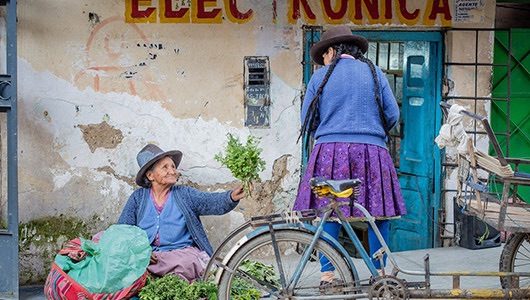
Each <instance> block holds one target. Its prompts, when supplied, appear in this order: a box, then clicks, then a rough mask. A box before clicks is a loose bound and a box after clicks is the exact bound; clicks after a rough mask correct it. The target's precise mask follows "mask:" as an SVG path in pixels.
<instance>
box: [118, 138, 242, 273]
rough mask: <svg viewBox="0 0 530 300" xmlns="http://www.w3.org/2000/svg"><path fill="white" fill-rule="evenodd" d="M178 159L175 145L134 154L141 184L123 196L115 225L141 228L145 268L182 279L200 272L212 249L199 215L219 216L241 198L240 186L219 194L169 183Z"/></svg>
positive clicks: (173, 180) (174, 178)
mask: <svg viewBox="0 0 530 300" xmlns="http://www.w3.org/2000/svg"><path fill="white" fill-rule="evenodd" d="M181 159H182V152H180V151H178V150H172V151H166V152H165V151H163V150H162V149H160V148H159V147H157V146H156V145H153V144H148V145H147V146H145V147H144V148H143V149H142V150H141V151H140V152H139V153H138V155H137V161H138V165H139V166H140V171H138V174H137V175H136V183H137V184H138V185H139V186H140V187H141V188H139V189H137V190H135V191H134V192H133V193H132V195H131V196H130V197H129V200H128V201H127V203H126V204H125V207H124V209H123V211H122V213H121V216H120V218H119V220H118V224H130V225H136V226H138V227H140V228H142V229H143V230H145V231H146V233H147V236H148V238H149V242H150V244H151V247H152V249H153V254H152V256H151V262H150V264H149V266H148V268H147V269H148V270H149V272H151V273H152V274H153V275H155V276H164V275H166V274H169V273H173V274H176V275H178V276H180V277H181V278H183V279H185V280H187V281H188V282H191V281H194V280H196V279H197V278H199V277H200V276H201V275H202V274H204V271H205V270H204V268H205V267H206V265H207V263H208V260H209V259H210V256H211V255H212V253H213V249H212V246H211V245H210V242H209V241H208V237H207V236H206V232H205V230H204V227H203V226H202V223H201V220H200V218H199V217H200V216H204V215H222V214H225V213H228V212H229V211H231V210H232V209H234V208H235V207H236V206H237V204H238V203H239V202H238V201H239V200H241V199H242V198H243V197H244V192H243V187H242V186H239V187H237V188H236V189H234V190H232V191H227V192H219V193H206V192H201V191H199V190H197V189H194V188H192V187H188V186H183V185H175V184H176V182H177V180H178V178H179V176H180V173H179V172H178V171H177V167H178V165H179V163H180V161H181Z"/></svg>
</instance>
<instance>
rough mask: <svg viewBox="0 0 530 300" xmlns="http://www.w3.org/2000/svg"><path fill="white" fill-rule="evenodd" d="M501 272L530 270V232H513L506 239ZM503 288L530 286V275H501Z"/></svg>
mask: <svg viewBox="0 0 530 300" xmlns="http://www.w3.org/2000/svg"><path fill="white" fill-rule="evenodd" d="M499 271H500V272H530V234H529V233H512V234H510V236H509V237H508V240H506V244H505V245H504V248H503V249H502V253H501V258H500V262H499ZM501 286H502V287H503V288H505V289H506V288H519V287H521V288H523V287H530V278H528V277H519V278H513V277H501Z"/></svg>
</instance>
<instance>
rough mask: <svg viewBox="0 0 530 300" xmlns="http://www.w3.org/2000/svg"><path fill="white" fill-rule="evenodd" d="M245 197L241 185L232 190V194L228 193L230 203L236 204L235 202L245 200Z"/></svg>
mask: <svg viewBox="0 0 530 300" xmlns="http://www.w3.org/2000/svg"><path fill="white" fill-rule="evenodd" d="M251 185H252V184H251ZM245 195H246V194H245V190H244V188H243V185H240V186H238V187H237V188H235V189H233V190H232V192H231V193H230V198H231V199H232V201H235V202H237V201H239V200H241V199H243V198H245Z"/></svg>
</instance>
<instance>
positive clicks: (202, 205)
mask: <svg viewBox="0 0 530 300" xmlns="http://www.w3.org/2000/svg"><path fill="white" fill-rule="evenodd" d="M230 193H231V191H227V192H221V193H207V192H201V191H199V190H197V189H194V188H191V187H188V186H181V185H174V186H173V187H171V195H172V197H171V199H170V200H171V201H174V204H175V205H176V206H177V207H178V208H179V209H180V211H181V212H182V214H183V215H184V218H185V219H186V225H187V227H188V230H189V232H190V234H191V237H192V238H193V241H194V242H195V244H196V245H197V247H199V249H201V250H203V251H205V252H206V253H208V255H210V256H211V255H212V254H213V248H212V246H211V245H210V242H209V241H208V236H207V235H206V232H205V230H204V227H203V225H202V222H201V219H200V216H206V215H223V214H226V213H228V212H230V211H231V210H233V209H234V208H235V207H236V206H237V205H238V203H239V202H237V201H232V199H231V198H230ZM149 201H151V199H150V189H149V188H140V189H137V190H136V191H134V192H133V193H132V195H131V196H130V197H129V200H128V201H127V203H126V204H125V207H124V208H123V211H122V213H121V216H120V218H119V220H118V224H129V225H135V226H139V224H140V220H142V218H143V216H144V213H145V208H146V204H147V203H149Z"/></svg>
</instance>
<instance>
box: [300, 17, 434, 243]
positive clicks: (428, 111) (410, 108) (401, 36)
mask: <svg viewBox="0 0 530 300" xmlns="http://www.w3.org/2000/svg"><path fill="white" fill-rule="evenodd" d="M304 31H305V32H304V37H305V43H304V63H303V64H304V82H305V84H307V83H308V82H309V78H310V77H311V74H313V72H314V71H315V70H316V68H318V66H316V65H315V64H314V63H312V62H311V58H310V56H309V49H310V48H311V46H312V45H313V44H314V43H316V42H317V41H319V40H320V35H321V34H322V32H323V28H321V27H313V26H311V27H305V28H304ZM353 33H354V34H356V35H361V36H364V37H366V38H367V39H368V41H369V48H368V51H367V53H366V56H367V57H368V58H369V59H370V60H372V61H373V62H374V63H375V64H376V65H378V66H379V67H380V68H381V69H382V70H383V72H384V73H385V74H386V76H387V79H388V81H389V83H390V85H391V86H392V89H393V92H394V95H395V97H396V100H397V101H398V104H399V106H400V109H401V119H400V122H399V124H398V126H396V128H394V129H393V130H392V132H391V135H392V139H391V140H392V142H391V143H389V145H388V149H389V151H390V154H391V155H392V158H393V160H394V164H395V166H396V169H397V171H398V176H399V181H400V184H401V189H402V191H403V197H404V200H405V205H406V207H407V214H406V215H404V216H402V217H401V218H399V219H394V220H392V221H391V225H390V240H389V246H390V249H391V250H392V251H404V250H414V249H424V248H431V247H435V246H437V245H435V244H436V241H437V239H436V236H435V235H436V233H437V231H436V230H435V229H436V226H437V223H438V207H439V201H440V200H439V193H436V192H435V191H437V190H439V188H440V174H441V171H440V151H439V149H438V147H436V146H435V144H434V138H435V136H436V134H437V132H438V130H439V127H440V120H441V112H440V109H438V103H439V102H440V101H441V92H440V87H441V81H442V80H441V78H442V72H441V71H442V51H443V48H442V46H443V43H442V41H443V39H442V33H441V32H411V31H407V32H405V31H354V32H353ZM312 147H313V141H311V140H307V139H306V140H304V142H303V145H302V164H303V167H305V165H306V163H307V158H308V156H309V154H310V151H311V149H312Z"/></svg>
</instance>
